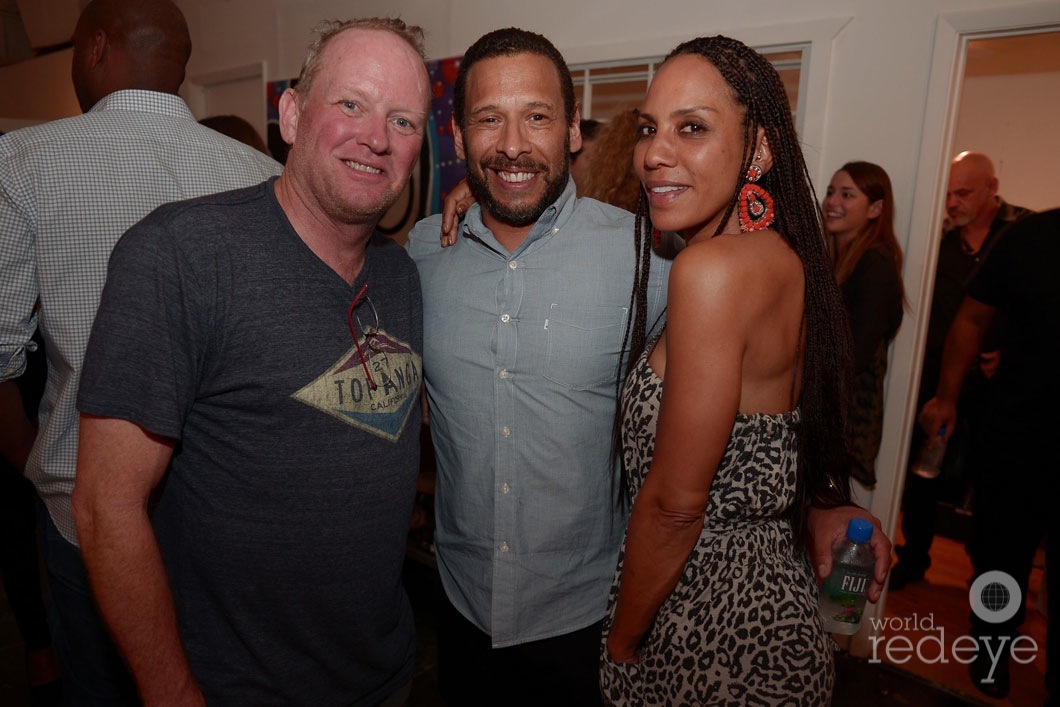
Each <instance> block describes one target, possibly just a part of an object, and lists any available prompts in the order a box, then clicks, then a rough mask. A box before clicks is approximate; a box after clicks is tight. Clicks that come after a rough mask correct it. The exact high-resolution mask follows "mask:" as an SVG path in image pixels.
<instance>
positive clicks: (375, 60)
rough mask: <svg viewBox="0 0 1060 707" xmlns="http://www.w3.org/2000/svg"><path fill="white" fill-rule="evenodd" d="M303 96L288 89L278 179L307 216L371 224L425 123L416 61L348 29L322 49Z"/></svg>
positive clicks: (380, 35) (381, 35) (388, 38)
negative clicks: (296, 195) (285, 147)
mask: <svg viewBox="0 0 1060 707" xmlns="http://www.w3.org/2000/svg"><path fill="white" fill-rule="evenodd" d="M323 52H324V54H323V56H322V57H321V66H320V69H319V74H318V75H317V76H316V78H315V79H314V80H313V83H312V86H311V87H310V89H309V92H308V95H302V94H299V93H298V91H297V90H292V89H288V91H287V92H285V93H284V94H283V96H282V97H281V99H280V127H281V131H282V133H283V138H284V140H285V141H286V142H288V143H289V144H290V145H291V151H290V153H289V155H288V159H287V166H286V169H285V170H284V177H285V178H287V179H289V180H291V182H292V184H295V185H296V187H295V188H297V189H298V191H299V192H300V193H301V197H302V199H303V201H304V202H305V203H306V204H307V205H308V206H309V207H310V209H311V210H312V211H314V212H318V213H319V215H321V216H323V217H324V218H325V219H328V220H331V221H333V222H335V223H338V224H369V225H372V226H374V225H375V223H376V222H378V220H379V218H380V217H381V216H382V215H383V214H384V213H386V211H387V209H389V208H390V206H391V204H393V203H394V201H395V200H396V199H397V197H398V196H399V195H400V194H401V192H402V190H404V188H405V186H406V184H408V181H409V175H410V174H411V172H412V167H413V165H414V164H415V163H416V160H417V159H418V157H419V154H420V147H421V146H422V144H423V135H424V130H425V127H426V124H427V106H428V96H429V90H430V89H429V82H428V78H427V71H426V69H425V68H424V66H423V60H422V59H421V58H420V57H419V56H418V55H417V54H416V52H415V51H414V50H413V49H412V47H411V46H410V45H409V44H408V43H407V42H405V41H404V40H403V39H402V38H400V37H398V36H397V35H396V34H394V33H392V32H389V31H387V30H377V29H359V28H358V29H350V30H346V31H345V32H342V33H341V34H338V35H336V36H335V37H334V38H332V39H331V41H330V42H329V43H328V44H327V45H326V46H325V47H324V50H323Z"/></svg>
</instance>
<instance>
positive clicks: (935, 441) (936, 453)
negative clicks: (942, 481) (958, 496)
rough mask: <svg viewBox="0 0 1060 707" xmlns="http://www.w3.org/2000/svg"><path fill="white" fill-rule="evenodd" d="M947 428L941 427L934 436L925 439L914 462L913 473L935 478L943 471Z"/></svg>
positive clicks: (926, 477)
mask: <svg viewBox="0 0 1060 707" xmlns="http://www.w3.org/2000/svg"><path fill="white" fill-rule="evenodd" d="M946 441H947V440H946V428H945V427H940V428H939V433H938V435H937V436H936V437H934V438H928V439H925V440H924V446H922V447H921V448H920V454H918V455H917V456H916V463H915V464H913V473H914V474H916V475H917V476H920V477H923V478H925V479H934V478H936V477H937V476H938V475H939V472H941V471H942V458H943V457H945V456H946Z"/></svg>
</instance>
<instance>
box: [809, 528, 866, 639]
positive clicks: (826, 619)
mask: <svg viewBox="0 0 1060 707" xmlns="http://www.w3.org/2000/svg"><path fill="white" fill-rule="evenodd" d="M871 537H872V523H870V522H869V521H867V520H866V519H864V518H851V519H850V524H849V525H848V526H847V534H846V536H845V537H843V538H840V540H839V541H838V542H836V544H835V546H834V547H833V548H832V574H830V575H828V579H826V580H824V583H823V584H822V585H821V593H820V603H821V622H822V623H823V624H824V630H825V631H830V632H831V633H842V634H846V635H851V634H854V633H857V632H858V629H859V628H861V612H863V611H864V610H865V593H866V592H867V591H868V590H869V584H870V583H871V582H872V575H873V573H874V569H875V566H876V559H875V558H874V557H873V554H872V548H871V547H869V539H870V538H871Z"/></svg>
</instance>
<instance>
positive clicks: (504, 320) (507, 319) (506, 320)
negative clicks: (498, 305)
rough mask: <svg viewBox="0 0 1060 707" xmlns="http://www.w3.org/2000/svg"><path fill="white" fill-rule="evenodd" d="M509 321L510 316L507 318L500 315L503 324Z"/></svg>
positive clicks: (505, 315) (504, 315)
mask: <svg viewBox="0 0 1060 707" xmlns="http://www.w3.org/2000/svg"><path fill="white" fill-rule="evenodd" d="M510 319H511V317H510V316H508V315H507V314H502V315H501V321H502V322H505V323H507V322H508V321H509V320H510Z"/></svg>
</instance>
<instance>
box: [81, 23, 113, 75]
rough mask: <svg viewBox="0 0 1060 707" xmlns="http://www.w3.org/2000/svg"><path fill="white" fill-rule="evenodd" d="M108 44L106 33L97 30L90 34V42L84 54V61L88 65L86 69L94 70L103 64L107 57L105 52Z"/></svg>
mask: <svg viewBox="0 0 1060 707" xmlns="http://www.w3.org/2000/svg"><path fill="white" fill-rule="evenodd" d="M109 46H110V44H109V42H108V41H107V33H106V32H104V31H103V30H101V29H97V30H96V31H95V32H93V33H92V41H91V42H90V43H89V46H88V52H87V53H86V61H87V63H88V67H87V68H88V69H89V70H92V69H94V68H96V66H97V65H98V64H101V63H103V61H104V60H105V59H106V57H107V50H108V48H109Z"/></svg>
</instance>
